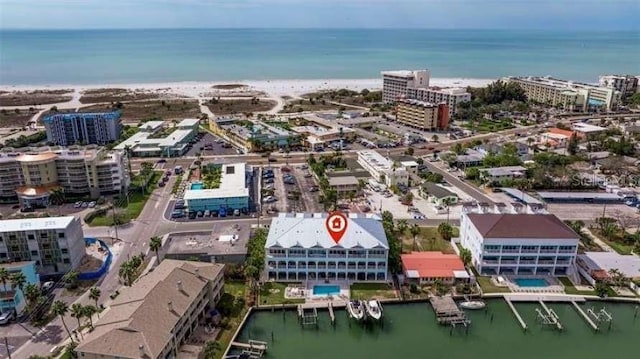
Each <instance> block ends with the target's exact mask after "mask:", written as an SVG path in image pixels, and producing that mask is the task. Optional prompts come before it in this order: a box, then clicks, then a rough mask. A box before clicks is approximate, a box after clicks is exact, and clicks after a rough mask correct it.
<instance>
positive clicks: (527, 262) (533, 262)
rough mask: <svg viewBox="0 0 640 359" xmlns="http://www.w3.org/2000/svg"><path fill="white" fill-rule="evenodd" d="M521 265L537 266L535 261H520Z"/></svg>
mask: <svg viewBox="0 0 640 359" xmlns="http://www.w3.org/2000/svg"><path fill="white" fill-rule="evenodd" d="M520 264H524V265H527V264H529V265H531V264H536V261H535V260H520Z"/></svg>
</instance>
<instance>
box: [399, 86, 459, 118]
mask: <svg viewBox="0 0 640 359" xmlns="http://www.w3.org/2000/svg"><path fill="white" fill-rule="evenodd" d="M407 97H408V98H411V99H416V100H419V101H425V102H430V103H435V104H441V103H446V104H447V106H449V117H453V115H455V114H456V109H457V106H458V104H460V103H462V102H469V101H471V94H470V93H468V92H467V90H466V89H464V88H437V87H433V88H416V89H409V91H408V96H407Z"/></svg>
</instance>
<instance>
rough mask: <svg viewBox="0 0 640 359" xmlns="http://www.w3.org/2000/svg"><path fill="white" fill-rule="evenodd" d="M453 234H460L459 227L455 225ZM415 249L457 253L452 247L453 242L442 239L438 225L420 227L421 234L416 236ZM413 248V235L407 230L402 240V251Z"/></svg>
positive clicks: (409, 250)
mask: <svg viewBox="0 0 640 359" xmlns="http://www.w3.org/2000/svg"><path fill="white" fill-rule="evenodd" d="M453 236H454V237H457V236H458V228H457V227H453ZM415 249H416V250H417V251H441V252H443V253H447V254H454V253H455V252H454V251H453V248H451V243H449V241H445V240H444V239H442V236H440V233H438V228H437V227H420V234H418V236H417V237H416V248H415ZM413 250H414V248H413V236H411V233H410V232H409V230H407V231H406V232H405V234H404V236H403V240H402V251H403V252H411V251H413Z"/></svg>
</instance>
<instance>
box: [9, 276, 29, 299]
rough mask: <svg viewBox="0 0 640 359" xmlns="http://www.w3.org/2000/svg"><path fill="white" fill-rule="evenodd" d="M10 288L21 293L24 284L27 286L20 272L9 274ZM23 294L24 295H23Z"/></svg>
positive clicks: (25, 278)
mask: <svg viewBox="0 0 640 359" xmlns="http://www.w3.org/2000/svg"><path fill="white" fill-rule="evenodd" d="M10 279H11V286H12V287H13V288H16V289H18V290H20V291H21V292H22V290H23V289H24V286H25V284H27V277H26V276H25V275H24V273H22V272H15V273H13V274H11V278H10ZM23 294H24V293H23Z"/></svg>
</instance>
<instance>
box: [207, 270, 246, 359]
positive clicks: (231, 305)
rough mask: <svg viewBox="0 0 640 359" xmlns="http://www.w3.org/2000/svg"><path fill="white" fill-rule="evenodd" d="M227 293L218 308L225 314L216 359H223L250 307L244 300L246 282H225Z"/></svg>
mask: <svg viewBox="0 0 640 359" xmlns="http://www.w3.org/2000/svg"><path fill="white" fill-rule="evenodd" d="M224 291H225V293H224V294H223V295H222V298H221V299H220V302H219V303H218V308H219V309H220V311H221V313H222V314H223V317H222V323H221V327H222V330H221V331H220V334H219V335H218V339H217V342H218V343H219V344H220V347H219V348H220V349H219V350H217V351H216V352H215V355H214V358H215V359H220V358H222V354H224V350H225V349H226V348H227V347H228V346H229V343H230V342H231V339H232V337H233V334H234V333H235V332H236V330H237V329H238V326H240V322H241V321H242V318H244V316H245V314H246V313H247V310H248V307H247V306H246V302H245V300H244V296H245V291H246V285H245V283H244V282H225V283H224Z"/></svg>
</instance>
